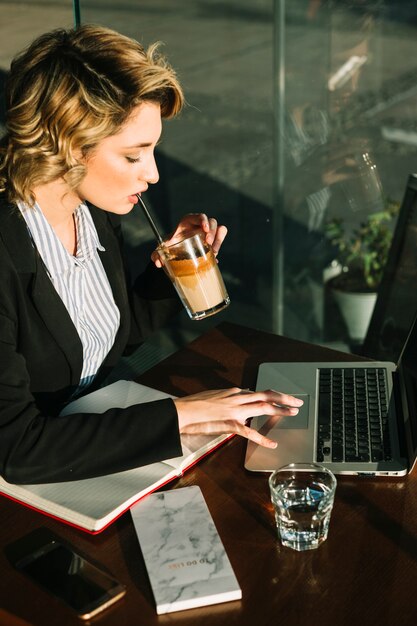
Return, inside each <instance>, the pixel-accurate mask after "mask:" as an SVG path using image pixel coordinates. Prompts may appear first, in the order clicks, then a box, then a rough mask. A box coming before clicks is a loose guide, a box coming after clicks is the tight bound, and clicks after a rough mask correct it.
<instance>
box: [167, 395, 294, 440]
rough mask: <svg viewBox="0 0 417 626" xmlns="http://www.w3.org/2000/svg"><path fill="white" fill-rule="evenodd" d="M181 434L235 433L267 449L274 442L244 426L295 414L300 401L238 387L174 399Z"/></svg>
mask: <svg viewBox="0 0 417 626" xmlns="http://www.w3.org/2000/svg"><path fill="white" fill-rule="evenodd" d="M174 403H175V406H176V408H177V413H178V423H179V429H180V433H184V434H188V435H215V434H222V433H236V434H238V435H241V436H242V437H246V438H247V439H250V440H251V441H254V442H255V443H257V444H259V445H261V446H265V447H266V448H276V446H277V443H276V442H275V441H272V440H271V439H268V438H267V437H264V436H263V435H261V434H260V433H258V432H257V431H256V430H254V429H253V428H250V426H248V425H247V423H246V421H247V420H248V419H250V418H251V417H255V416H256V415H269V416H270V417H276V418H277V419H279V417H282V416H284V415H296V414H297V413H298V407H300V406H301V405H302V404H303V401H302V400H300V399H299V398H295V397H294V396H289V395H286V394H283V393H279V392H277V391H272V390H268V391H254V392H252V391H245V390H242V389H240V388H239V387H232V388H231V389H220V390H214V391H203V392H201V393H196V394H194V395H192V396H186V397H184V398H177V399H175V400H174Z"/></svg>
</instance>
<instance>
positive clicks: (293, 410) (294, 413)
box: [290, 407, 298, 415]
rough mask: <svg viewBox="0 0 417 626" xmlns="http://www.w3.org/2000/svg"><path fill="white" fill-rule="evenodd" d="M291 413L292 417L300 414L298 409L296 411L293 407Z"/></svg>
mask: <svg viewBox="0 0 417 626" xmlns="http://www.w3.org/2000/svg"><path fill="white" fill-rule="evenodd" d="M290 411H291V415H297V413H298V409H296V408H295V407H292V408H291V409H290Z"/></svg>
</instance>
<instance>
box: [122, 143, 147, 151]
mask: <svg viewBox="0 0 417 626" xmlns="http://www.w3.org/2000/svg"><path fill="white" fill-rule="evenodd" d="M151 145H152V142H151V141H148V142H145V143H136V144H135V145H134V146H124V147H123V149H124V150H133V149H134V148H149V146H151Z"/></svg>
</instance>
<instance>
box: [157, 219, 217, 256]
mask: <svg viewBox="0 0 417 626" xmlns="http://www.w3.org/2000/svg"><path fill="white" fill-rule="evenodd" d="M198 230H202V231H203V232H205V233H206V241H207V243H208V244H210V245H211V247H212V249H213V252H214V254H215V255H216V256H217V253H218V251H219V250H220V247H221V245H222V243H223V240H224V238H225V237H226V235H227V228H226V226H219V225H218V224H217V220H216V219H215V218H214V217H210V218H209V217H207V215H205V213H188V214H187V215H185V216H184V217H183V218H182V219H181V221H180V223H179V224H178V226H177V227H176V229H175V230H174V232H173V233H171V235H170V237H169V239H167V240H166V241H165V243H167V244H168V245H169V244H170V243H175V241H180V240H181V239H184V237H185V236H186V235H188V234H190V233H193V232H196V231H198ZM151 259H152V261H153V262H154V263H155V265H156V266H157V267H162V264H161V259H160V258H159V254H158V252H157V251H156V250H154V251H153V252H152V255H151Z"/></svg>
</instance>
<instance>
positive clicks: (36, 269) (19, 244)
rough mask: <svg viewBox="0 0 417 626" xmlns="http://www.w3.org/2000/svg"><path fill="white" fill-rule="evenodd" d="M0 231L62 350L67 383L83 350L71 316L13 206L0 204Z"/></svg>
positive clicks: (77, 377) (77, 370)
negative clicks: (67, 367) (65, 361)
mask: <svg viewBox="0 0 417 626" xmlns="http://www.w3.org/2000/svg"><path fill="white" fill-rule="evenodd" d="M0 232H1V234H2V238H3V241H4V244H5V246H6V247H7V249H8V252H9V254H10V257H11V258H12V261H13V263H14V266H15V268H16V271H17V272H18V274H19V276H20V279H21V281H22V283H27V289H28V292H29V294H30V297H31V299H32V302H33V305H34V306H35V308H36V310H37V311H38V313H39V315H40V316H41V318H42V319H43V321H44V322H45V325H46V327H47V328H48V330H49V332H50V334H51V335H52V337H53V338H54V340H55V341H56V343H57V344H58V346H59V347H60V348H61V350H62V351H63V352H64V353H65V355H66V358H67V361H68V364H69V368H70V372H71V384H72V385H77V384H78V382H79V380H80V375H81V369H82V362H83V350H82V344H81V341H80V338H79V336H78V333H77V330H76V328H75V326H74V324H73V323H72V320H71V317H70V316H69V314H68V311H67V309H66V307H65V305H64V303H63V302H62V300H61V298H60V297H59V295H58V294H57V292H56V290H55V288H54V286H53V284H52V283H51V281H50V279H49V277H48V274H47V272H46V269H45V267H44V265H43V262H42V259H41V258H40V256H39V254H38V252H37V250H36V249H35V248H34V246H33V245H32V241H31V239H30V236H29V233H28V230H27V227H26V223H25V221H24V220H23V218H22V216H21V214H20V212H19V210H18V209H17V207H16V206H15V205H12V204H7V203H4V202H2V203H1V205H0Z"/></svg>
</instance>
